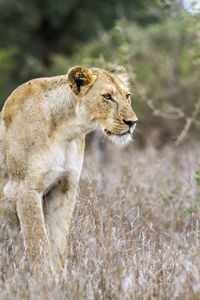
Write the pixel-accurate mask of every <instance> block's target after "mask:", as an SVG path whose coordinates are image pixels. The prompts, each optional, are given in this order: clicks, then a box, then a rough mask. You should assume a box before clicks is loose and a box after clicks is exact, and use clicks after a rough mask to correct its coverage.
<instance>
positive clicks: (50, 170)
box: [37, 141, 80, 190]
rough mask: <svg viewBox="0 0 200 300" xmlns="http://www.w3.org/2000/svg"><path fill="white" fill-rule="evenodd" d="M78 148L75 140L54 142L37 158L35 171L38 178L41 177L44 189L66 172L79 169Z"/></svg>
mask: <svg viewBox="0 0 200 300" xmlns="http://www.w3.org/2000/svg"><path fill="white" fill-rule="evenodd" d="M77 156H78V149H77V145H76V143H75V142H73V141H72V142H70V143H65V144H64V143H59V142H54V143H52V144H51V145H50V147H49V149H48V151H47V152H46V153H44V154H43V155H40V158H39V159H38V160H37V171H39V174H40V178H43V187H44V190H48V189H49V188H50V187H51V186H52V185H54V184H55V183H56V182H58V180H59V179H60V178H61V177H62V176H63V175H65V174H66V173H68V172H73V173H74V172H77V173H79V171H80V166H79V164H80V163H79V162H78V160H77Z"/></svg>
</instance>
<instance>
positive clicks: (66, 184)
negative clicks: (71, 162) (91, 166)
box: [44, 171, 78, 271]
mask: <svg viewBox="0 0 200 300" xmlns="http://www.w3.org/2000/svg"><path fill="white" fill-rule="evenodd" d="M77 186H78V182H77V180H75V178H74V174H73V171H71V172H68V173H67V174H66V175H64V176H63V177H62V178H61V179H60V182H59V184H58V185H57V186H55V187H54V188H53V189H52V190H51V191H50V192H49V194H48V195H46V197H45V196H44V214H45V221H46V224H47V230H48V232H49V239H50V242H51V248H52V258H53V262H54V266H55V268H56V270H57V271H59V270H60V269H61V268H62V267H63V266H64V261H65V259H66V255H67V247H68V232H69V227H70V223H71V218H72V214H73V210H74V206H75V202H76V192H77Z"/></svg>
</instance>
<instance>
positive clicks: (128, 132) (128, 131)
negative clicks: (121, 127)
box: [104, 128, 131, 136]
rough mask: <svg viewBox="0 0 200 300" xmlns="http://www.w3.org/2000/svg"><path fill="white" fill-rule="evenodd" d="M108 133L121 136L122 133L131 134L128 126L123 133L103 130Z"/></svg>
mask: <svg viewBox="0 0 200 300" xmlns="http://www.w3.org/2000/svg"><path fill="white" fill-rule="evenodd" d="M104 131H105V132H106V133H107V134H108V135H117V136H123V135H126V134H131V131H130V128H129V130H127V131H125V132H123V133H114V132H111V131H109V130H107V129H105V130H104Z"/></svg>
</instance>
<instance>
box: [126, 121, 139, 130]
mask: <svg viewBox="0 0 200 300" xmlns="http://www.w3.org/2000/svg"><path fill="white" fill-rule="evenodd" d="M137 121H138V120H137V119H136V120H125V119H123V122H124V123H125V124H126V125H128V126H129V127H130V128H131V127H133V125H134V124H136V122H137Z"/></svg>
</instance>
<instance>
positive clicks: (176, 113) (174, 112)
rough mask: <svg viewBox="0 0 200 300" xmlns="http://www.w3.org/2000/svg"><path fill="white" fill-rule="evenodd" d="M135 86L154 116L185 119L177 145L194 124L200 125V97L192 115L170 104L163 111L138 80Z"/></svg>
mask: <svg viewBox="0 0 200 300" xmlns="http://www.w3.org/2000/svg"><path fill="white" fill-rule="evenodd" d="M135 87H136V90H137V93H138V95H139V96H140V97H141V99H142V100H143V102H145V103H146V105H147V106H148V107H149V108H150V109H151V110H152V113H153V115H154V116H159V117H162V118H165V119H170V120H180V119H185V126H184V128H183V130H182V131H181V133H180V134H179V136H178V138H177V139H176V141H175V145H179V144H180V143H181V142H182V141H183V140H184V138H185V137H186V135H187V133H188V131H189V130H190V128H191V126H192V125H195V126H197V127H200V121H198V120H197V117H198V114H199V113H200V99H199V101H198V102H197V104H196V105H195V109H194V111H193V113H192V116H191V117H188V116H187V115H186V114H185V113H184V112H183V111H182V109H180V108H177V107H174V106H171V105H169V106H168V108H167V111H165V112H162V111H161V110H159V109H158V108H156V107H155V105H154V104H153V101H152V100H151V99H149V98H148V97H147V95H146V91H145V89H144V88H142V87H141V86H140V85H139V83H138V82H135Z"/></svg>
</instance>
